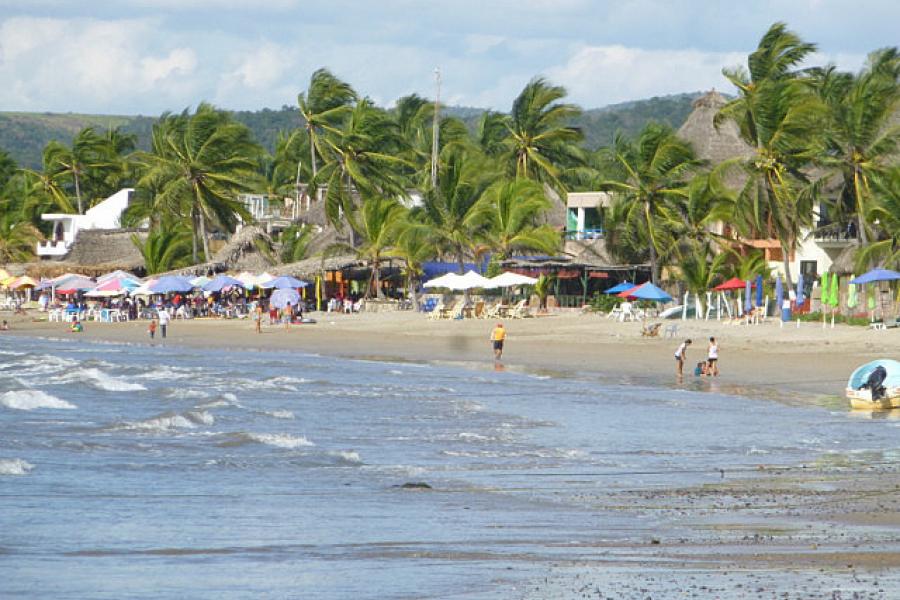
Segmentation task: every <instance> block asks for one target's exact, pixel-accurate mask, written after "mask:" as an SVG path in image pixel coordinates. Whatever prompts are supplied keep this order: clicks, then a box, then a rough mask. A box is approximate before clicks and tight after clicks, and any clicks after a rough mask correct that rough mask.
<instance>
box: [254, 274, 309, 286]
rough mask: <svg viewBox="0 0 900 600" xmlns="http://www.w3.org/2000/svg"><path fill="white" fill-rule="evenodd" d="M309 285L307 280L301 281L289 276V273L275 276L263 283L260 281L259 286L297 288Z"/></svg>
mask: <svg viewBox="0 0 900 600" xmlns="http://www.w3.org/2000/svg"><path fill="white" fill-rule="evenodd" d="M308 285H309V282H308V281H302V280H300V279H297V278H296V277H291V276H290V275H282V276H281V277H276V278H275V279H273V280H272V281H267V282H265V283H261V284H260V285H259V287H261V288H266V289H268V288H275V289H279V290H283V289H297V288H302V287H306V286H308Z"/></svg>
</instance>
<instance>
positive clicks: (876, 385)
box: [859, 365, 887, 400]
mask: <svg viewBox="0 0 900 600" xmlns="http://www.w3.org/2000/svg"><path fill="white" fill-rule="evenodd" d="M886 378H887V369H885V368H884V367H882V366H881V365H878V366H877V367H875V369H874V370H873V371H872V372H871V373H869V378H868V379H867V380H866V382H865V383H864V384H862V385H861V386H860V387H859V389H861V390H865V389H870V390H872V400H878V399H879V398H882V397H884V391H885V390H884V385H882V384H883V383H884V380H885V379H886Z"/></svg>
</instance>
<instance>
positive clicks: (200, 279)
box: [191, 275, 212, 289]
mask: <svg viewBox="0 0 900 600" xmlns="http://www.w3.org/2000/svg"><path fill="white" fill-rule="evenodd" d="M210 281H212V279H210V278H209V277H207V276H206V275H198V276H197V277H194V278H193V279H191V283H193V284H194V287H198V288H200V289H203V286H204V285H206V284H207V283H209V282H210Z"/></svg>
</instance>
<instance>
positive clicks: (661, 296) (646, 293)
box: [618, 281, 672, 302]
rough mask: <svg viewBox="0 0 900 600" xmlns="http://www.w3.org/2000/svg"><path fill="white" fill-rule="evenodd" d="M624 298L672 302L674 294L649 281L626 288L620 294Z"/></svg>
mask: <svg viewBox="0 0 900 600" xmlns="http://www.w3.org/2000/svg"><path fill="white" fill-rule="evenodd" d="M618 295H619V296H620V297H622V298H636V299H638V300H650V301H653V302H671V301H672V296H670V295H669V294H667V293H666V292H665V291H664V290H662V289H660V288H658V287H656V286H655V285H653V284H652V283H650V282H649V281H648V282H647V283H644V284H641V285H639V286H637V287H634V288H631V289H630V290H625V291H624V292H621V293H620V294H618Z"/></svg>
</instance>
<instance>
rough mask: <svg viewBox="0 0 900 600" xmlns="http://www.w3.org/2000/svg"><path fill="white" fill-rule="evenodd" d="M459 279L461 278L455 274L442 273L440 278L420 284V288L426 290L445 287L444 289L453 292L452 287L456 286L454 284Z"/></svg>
mask: <svg viewBox="0 0 900 600" xmlns="http://www.w3.org/2000/svg"><path fill="white" fill-rule="evenodd" d="M460 277H461V276H460V275H457V274H456V273H444V274H443V275H441V276H440V277H435V278H434V279H430V280H428V281H426V282H425V283H423V284H422V287H427V288H433V287H434V288H440V287H445V288H450V289H451V290H454V289H456V288H455V287H453V286H455V285H456V283H457V281H458V280H459V278H460Z"/></svg>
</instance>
